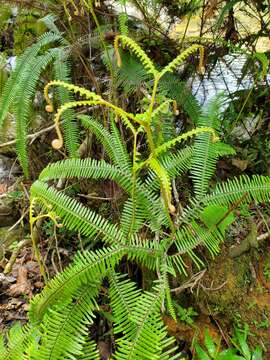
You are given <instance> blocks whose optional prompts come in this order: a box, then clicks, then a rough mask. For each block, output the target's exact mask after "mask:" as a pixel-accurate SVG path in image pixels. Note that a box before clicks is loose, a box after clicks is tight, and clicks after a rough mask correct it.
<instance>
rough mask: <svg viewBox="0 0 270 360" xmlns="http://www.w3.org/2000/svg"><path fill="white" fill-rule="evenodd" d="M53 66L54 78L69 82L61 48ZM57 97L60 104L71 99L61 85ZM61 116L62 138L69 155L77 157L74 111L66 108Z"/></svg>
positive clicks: (66, 61) (67, 65)
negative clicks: (62, 120) (62, 119)
mask: <svg viewBox="0 0 270 360" xmlns="http://www.w3.org/2000/svg"><path fill="white" fill-rule="evenodd" d="M53 67H54V76H55V78H56V79H58V80H61V81H64V82H70V69H69V64H68V60H67V59H66V56H65V54H64V51H63V50H62V49H58V51H57V52H56V57H55V61H54V64H53ZM57 97H58V101H59V103H60V104H61V105H63V104H65V103H66V102H71V101H72V100H73V98H72V96H71V94H70V93H69V92H68V90H67V89H65V88H62V87H58V88H57ZM63 118H64V122H63V129H64V139H65V145H66V148H67V150H68V153H69V155H70V156H71V157H77V156H78V147H79V129H78V125H77V122H76V121H75V120H76V119H75V112H74V111H73V110H68V111H66V112H65V114H64V116H63Z"/></svg>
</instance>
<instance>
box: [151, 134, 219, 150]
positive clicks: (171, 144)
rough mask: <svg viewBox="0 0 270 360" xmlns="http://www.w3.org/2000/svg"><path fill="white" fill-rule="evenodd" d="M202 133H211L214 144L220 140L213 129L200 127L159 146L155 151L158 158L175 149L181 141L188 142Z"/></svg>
mask: <svg viewBox="0 0 270 360" xmlns="http://www.w3.org/2000/svg"><path fill="white" fill-rule="evenodd" d="M202 133H210V134H211V136H212V141H213V142H216V141H217V140H218V138H217V136H216V133H215V131H214V130H213V129H212V128H210V127H198V128H195V129H193V130H190V131H187V132H185V133H184V134H182V135H179V136H177V137H176V138H174V139H172V140H169V141H167V142H165V143H164V144H162V145H160V146H158V147H157V148H156V149H155V154H156V156H157V155H159V154H161V153H163V152H166V151H168V150H169V149H171V148H172V147H174V146H175V145H176V144H177V143H179V142H181V141H185V140H188V139H189V138H191V137H193V136H197V135H199V134H202Z"/></svg>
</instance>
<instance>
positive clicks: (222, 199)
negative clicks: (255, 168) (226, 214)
mask: <svg viewBox="0 0 270 360" xmlns="http://www.w3.org/2000/svg"><path fill="white" fill-rule="evenodd" d="M269 200H270V178H269V176H262V175H261V176H260V175H253V176H252V177H248V176H247V175H242V176H240V177H239V178H235V179H231V180H227V181H225V182H223V183H220V184H218V185H217V186H216V188H215V189H214V191H213V192H212V193H211V194H210V195H207V196H206V198H205V203H206V204H217V205H227V204H233V203H237V202H240V203H250V202H251V201H256V202H267V201H269Z"/></svg>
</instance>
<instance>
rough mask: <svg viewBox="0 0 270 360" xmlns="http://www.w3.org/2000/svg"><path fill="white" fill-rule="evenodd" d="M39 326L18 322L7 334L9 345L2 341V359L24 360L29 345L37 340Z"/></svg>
mask: <svg viewBox="0 0 270 360" xmlns="http://www.w3.org/2000/svg"><path fill="white" fill-rule="evenodd" d="M36 337H37V328H36V327H35V326H31V325H26V326H21V325H20V324H19V323H16V324H15V325H13V326H12V328H11V329H10V331H9V333H8V336H7V340H8V341H7V345H6V346H4V344H3V343H2V350H3V351H1V360H22V359H24V354H25V351H26V349H27V348H28V346H30V344H31V343H32V342H34V341H35V338H36Z"/></svg>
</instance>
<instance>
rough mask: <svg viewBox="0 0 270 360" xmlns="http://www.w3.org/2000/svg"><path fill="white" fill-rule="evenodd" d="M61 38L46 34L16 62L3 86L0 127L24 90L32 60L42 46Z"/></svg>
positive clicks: (50, 33) (53, 34)
mask: <svg viewBox="0 0 270 360" xmlns="http://www.w3.org/2000/svg"><path fill="white" fill-rule="evenodd" d="M60 39H61V37H60V36H59V35H56V34H55V33H52V32H48V33H45V34H43V35H42V36H41V37H39V38H38V40H37V42H36V43H35V44H34V45H32V46H31V47H29V48H27V49H26V50H25V52H24V53H23V54H22V55H21V56H20V57H18V59H17V60H16V67H15V69H14V70H13V71H12V73H11V75H10V77H9V79H8V81H7V82H6V84H5V88H4V91H3V94H2V96H1V102H0V127H1V126H2V124H3V121H4V120H5V118H6V116H7V113H8V110H9V108H10V106H11V105H12V103H13V101H14V100H15V99H16V96H17V93H18V91H19V90H20V89H24V81H25V80H26V79H27V78H28V77H29V72H30V73H31V71H32V68H31V66H32V64H33V60H34V59H35V57H36V55H37V54H38V52H39V51H40V49H41V48H42V47H43V46H46V45H48V44H50V43H52V42H55V41H59V40H60Z"/></svg>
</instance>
